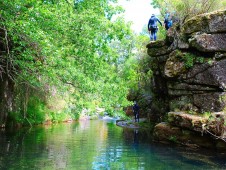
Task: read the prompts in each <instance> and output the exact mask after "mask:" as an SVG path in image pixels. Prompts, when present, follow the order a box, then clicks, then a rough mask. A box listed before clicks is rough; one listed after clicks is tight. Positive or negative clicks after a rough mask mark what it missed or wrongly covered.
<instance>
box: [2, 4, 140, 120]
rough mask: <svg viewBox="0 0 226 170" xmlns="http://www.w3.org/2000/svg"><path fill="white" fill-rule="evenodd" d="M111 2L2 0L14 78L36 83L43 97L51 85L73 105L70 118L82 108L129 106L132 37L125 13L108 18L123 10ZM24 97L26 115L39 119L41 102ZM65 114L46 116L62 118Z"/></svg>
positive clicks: (132, 75) (132, 77)
mask: <svg viewBox="0 0 226 170" xmlns="http://www.w3.org/2000/svg"><path fill="white" fill-rule="evenodd" d="M115 2H116V1H115V0H110V1H109V0H97V1H88V0H84V1H76V2H75V4H74V2H73V1H71V0H68V1H52V0H51V1H48V0H46V1H40V0H38V1H36V0H14V1H9V0H2V1H1V2H0V9H1V12H0V19H1V20H0V27H1V28H4V29H3V30H4V31H5V33H7V35H8V37H7V38H8V39H7V40H8V42H10V45H9V44H7V43H6V41H5V42H4V43H5V45H6V46H7V48H8V53H7V50H5V53H7V54H5V53H4V54H5V58H6V62H9V63H10V64H11V65H10V69H9V70H10V71H11V72H9V74H10V75H13V77H14V81H15V83H16V84H20V83H23V82H26V83H27V84H29V86H32V87H39V88H40V89H42V90H43V91H45V95H47V96H51V95H53V92H52V91H51V87H54V89H55V90H54V91H55V92H54V93H56V94H57V95H59V96H62V98H63V100H65V101H66V102H69V103H70V105H72V106H73V107H74V108H75V109H74V110H73V109H68V110H67V109H66V108H65V109H66V110H67V111H68V112H65V113H64V114H68V115H70V116H72V117H74V118H77V117H78V114H79V113H81V111H82V110H83V109H91V110H92V113H93V112H94V111H95V108H96V107H103V108H106V110H108V111H110V112H112V113H114V112H113V110H114V109H116V108H118V106H119V107H123V106H127V105H128V104H129V102H128V101H127V100H126V96H127V93H128V90H129V88H130V87H132V86H135V85H134V84H135V83H133V82H134V80H135V79H136V77H137V76H136V74H137V73H136V71H134V70H136V67H137V66H136V60H135V59H134V57H133V55H134V54H133V49H134V37H133V34H132V32H131V30H130V25H129V24H128V23H126V22H125V21H124V19H123V18H117V19H115V20H114V21H113V20H111V18H112V16H113V15H115V14H118V13H121V12H122V11H123V10H122V8H120V7H118V6H116V5H115V4H114V3H115ZM3 65H7V64H6V63H4V64H3ZM28 98H29V103H28V117H27V118H28V119H29V120H30V121H31V122H32V123H41V122H43V120H44V117H45V109H46V108H45V103H43V100H41V99H40V100H39V99H35V100H34V99H33V98H32V97H31V96H28ZM68 106H69V104H68ZM64 114H59V115H58V113H56V114H51V116H50V117H52V118H51V119H52V120H54V121H58V120H63V119H65V117H67V116H65V115H64ZM35 119H37V120H35Z"/></svg>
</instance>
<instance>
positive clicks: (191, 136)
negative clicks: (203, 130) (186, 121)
mask: <svg viewBox="0 0 226 170" xmlns="http://www.w3.org/2000/svg"><path fill="white" fill-rule="evenodd" d="M153 134H154V139H155V140H157V141H159V142H162V143H166V142H168V143H177V144H180V145H184V146H187V147H192V148H197V147H206V148H215V147H216V146H215V143H214V142H213V141H212V139H211V138H210V137H208V136H202V135H201V134H197V133H195V132H192V131H189V130H182V129H181V128H178V127H175V126H171V125H169V124H168V123H165V122H162V123H159V124H157V125H156V126H155V128H154V133H153Z"/></svg>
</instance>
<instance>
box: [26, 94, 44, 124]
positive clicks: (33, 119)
mask: <svg viewBox="0 0 226 170" xmlns="http://www.w3.org/2000/svg"><path fill="white" fill-rule="evenodd" d="M46 111H47V108H46V107H45V103H43V102H42V101H41V100H40V99H39V98H37V97H31V98H30V99H29V101H28V105H27V115H26V116H27V119H28V120H29V121H30V123H31V124H41V123H43V122H44V120H45V114H46Z"/></svg>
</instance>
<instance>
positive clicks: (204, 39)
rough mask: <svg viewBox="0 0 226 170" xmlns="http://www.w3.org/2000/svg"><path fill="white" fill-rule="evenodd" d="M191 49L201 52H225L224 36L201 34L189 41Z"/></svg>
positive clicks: (225, 38)
mask: <svg viewBox="0 0 226 170" xmlns="http://www.w3.org/2000/svg"><path fill="white" fill-rule="evenodd" d="M189 44H190V46H191V47H194V48H196V49H197V50H199V51H203V52H217V51H223V52H224V51H226V34H201V35H194V36H193V37H192V38H191V39H189Z"/></svg>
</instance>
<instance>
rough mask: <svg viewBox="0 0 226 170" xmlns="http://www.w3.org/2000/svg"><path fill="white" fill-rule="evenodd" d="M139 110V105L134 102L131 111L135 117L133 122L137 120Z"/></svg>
mask: <svg viewBox="0 0 226 170" xmlns="http://www.w3.org/2000/svg"><path fill="white" fill-rule="evenodd" d="M139 110H140V107H139V106H138V104H137V102H136V101H135V102H134V105H133V113H134V117H135V122H139Z"/></svg>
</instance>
